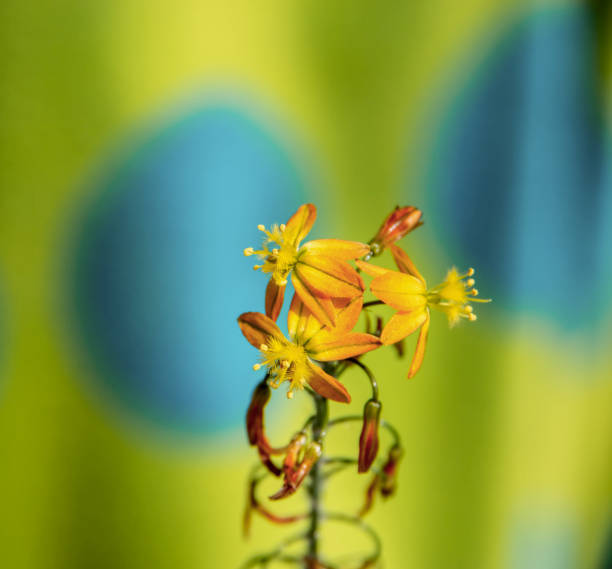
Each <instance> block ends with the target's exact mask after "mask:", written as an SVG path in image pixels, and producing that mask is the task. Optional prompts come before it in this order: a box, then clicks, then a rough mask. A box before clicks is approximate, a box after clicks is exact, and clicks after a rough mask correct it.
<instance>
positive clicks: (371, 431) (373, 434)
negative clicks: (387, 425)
mask: <svg viewBox="0 0 612 569" xmlns="http://www.w3.org/2000/svg"><path fill="white" fill-rule="evenodd" d="M381 408H382V405H381V403H380V401H377V400H376V399H370V400H369V401H367V402H366V404H365V406H364V407H363V426H362V427H361V436H360V437H359V459H358V461H357V471H358V472H360V473H361V472H367V471H368V470H369V469H370V466H372V463H373V462H374V460H375V459H376V455H377V454H378V424H379V422H380V411H381Z"/></svg>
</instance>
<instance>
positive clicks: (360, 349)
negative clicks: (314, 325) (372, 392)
mask: <svg viewBox="0 0 612 569" xmlns="http://www.w3.org/2000/svg"><path fill="white" fill-rule="evenodd" d="M380 345H381V342H380V338H378V337H377V336H372V335H371V334H362V333H359V332H352V333H350V334H345V335H344V336H341V337H340V338H336V339H333V340H331V341H329V342H316V343H315V342H311V344H310V345H309V346H308V355H309V356H310V357H311V358H312V359H313V360H318V361H320V362H331V361H334V360H345V359H346V358H352V357H354V356H358V355H360V354H365V353H366V352H369V351H371V350H375V349H376V348H378V347H379V346H380Z"/></svg>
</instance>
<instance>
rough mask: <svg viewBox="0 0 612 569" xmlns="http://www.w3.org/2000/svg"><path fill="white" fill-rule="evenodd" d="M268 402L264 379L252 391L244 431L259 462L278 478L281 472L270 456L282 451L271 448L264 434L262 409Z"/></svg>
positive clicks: (268, 397) (266, 382)
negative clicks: (256, 453)
mask: <svg viewBox="0 0 612 569" xmlns="http://www.w3.org/2000/svg"><path fill="white" fill-rule="evenodd" d="M269 400H270V387H269V386H268V379H267V377H266V379H264V380H263V381H261V382H260V383H259V384H257V387H255V390H254V391H253V396H252V397H251V403H250V405H249V408H248V410H247V414H246V429H247V436H248V438H249V443H250V444H251V446H256V447H257V451H258V452H259V457H260V458H261V462H262V463H263V464H264V466H265V467H266V468H267V469H268V470H269V471H270V472H272V474H274V475H275V476H278V475H279V474H280V473H281V470H280V469H279V468H278V467H277V466H276V465H275V464H274V463H273V462H272V460H271V459H270V455H271V454H280V453H282V452H283V451H284V449H282V448H281V449H276V448H273V447H272V446H271V445H270V443H269V442H268V438H267V437H266V434H265V432H264V408H265V406H266V405H267V403H268V401H269Z"/></svg>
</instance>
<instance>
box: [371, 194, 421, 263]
mask: <svg viewBox="0 0 612 569" xmlns="http://www.w3.org/2000/svg"><path fill="white" fill-rule="evenodd" d="M422 215H423V212H422V211H421V210H420V209H417V208H416V207H412V206H406V207H399V206H398V207H396V208H395V209H394V210H393V211H392V212H391V213H390V214H389V215H388V216H387V218H386V219H385V220H384V221H383V223H382V225H381V226H380V229H379V230H378V233H377V234H376V235H375V236H374V237H373V238H372V240H371V241H370V243H369V245H370V249H371V250H372V255H373V256H376V255H379V254H380V253H382V252H383V251H384V249H385V247H388V246H389V245H391V244H393V243H395V242H396V241H399V240H400V239H401V238H402V237H404V236H405V235H407V234H408V233H410V232H411V231H412V230H413V229H416V228H417V227H419V225H422V224H423V222H422V221H421V216H422Z"/></svg>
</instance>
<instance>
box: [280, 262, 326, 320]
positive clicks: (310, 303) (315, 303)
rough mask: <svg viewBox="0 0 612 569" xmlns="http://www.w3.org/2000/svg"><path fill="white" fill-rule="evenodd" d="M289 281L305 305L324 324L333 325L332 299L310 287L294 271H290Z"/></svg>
mask: <svg viewBox="0 0 612 569" xmlns="http://www.w3.org/2000/svg"><path fill="white" fill-rule="evenodd" d="M291 282H292V283H293V288H294V289H295V293H296V294H297V295H298V296H299V297H300V299H301V300H302V302H303V303H304V304H305V305H306V307H307V308H308V309H309V310H310V311H311V312H312V313H313V314H314V315H315V317H316V318H317V319H318V320H319V321H320V322H321V323H322V324H325V325H326V326H333V325H334V324H335V322H336V311H335V309H334V305H333V303H332V301H331V300H330V299H329V298H328V297H325V296H320V295H319V293H318V292H317V291H315V290H313V289H311V288H310V286H309V283H307V282H304V281H303V280H302V279H301V278H300V275H299V274H298V273H296V271H293V272H292V273H291Z"/></svg>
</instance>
